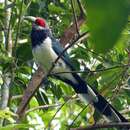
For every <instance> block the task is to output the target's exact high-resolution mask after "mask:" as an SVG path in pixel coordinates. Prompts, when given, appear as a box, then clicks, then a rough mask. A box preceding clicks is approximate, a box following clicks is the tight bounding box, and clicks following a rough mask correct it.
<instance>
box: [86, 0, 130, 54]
mask: <svg viewBox="0 0 130 130" xmlns="http://www.w3.org/2000/svg"><path fill="white" fill-rule="evenodd" d="M84 2H85V3H86V6H87V8H86V9H87V13H88V16H87V19H88V25H89V28H90V31H91V36H92V37H91V40H92V42H93V45H94V49H95V50H96V51H97V52H103V53H105V52H106V51H108V50H109V49H111V48H112V47H113V46H114V45H115V43H116V42H117V40H118V38H119V37H120V34H121V32H122V30H123V29H124V27H125V25H126V23H127V20H128V11H129V9H128V3H127V0H84Z"/></svg>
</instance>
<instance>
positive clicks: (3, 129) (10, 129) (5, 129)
mask: <svg viewBox="0 0 130 130" xmlns="http://www.w3.org/2000/svg"><path fill="white" fill-rule="evenodd" d="M35 126H36V124H33V125H29V124H11V125H7V126H5V127H0V130H14V128H33V127H35Z"/></svg>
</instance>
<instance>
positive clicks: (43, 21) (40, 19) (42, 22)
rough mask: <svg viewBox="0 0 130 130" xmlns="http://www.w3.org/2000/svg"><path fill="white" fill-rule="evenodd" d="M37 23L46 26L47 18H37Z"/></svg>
mask: <svg viewBox="0 0 130 130" xmlns="http://www.w3.org/2000/svg"><path fill="white" fill-rule="evenodd" d="M35 23H36V24H37V25H39V26H42V27H45V26H46V22H45V20H44V19H42V18H37V19H36V21H35Z"/></svg>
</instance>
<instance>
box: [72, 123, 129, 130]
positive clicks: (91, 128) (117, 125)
mask: <svg viewBox="0 0 130 130" xmlns="http://www.w3.org/2000/svg"><path fill="white" fill-rule="evenodd" d="M101 128H106V129H108V128H118V129H121V128H130V123H129V122H119V123H107V124H95V125H92V126H88V127H86V128H71V129H70V130H96V129H101Z"/></svg>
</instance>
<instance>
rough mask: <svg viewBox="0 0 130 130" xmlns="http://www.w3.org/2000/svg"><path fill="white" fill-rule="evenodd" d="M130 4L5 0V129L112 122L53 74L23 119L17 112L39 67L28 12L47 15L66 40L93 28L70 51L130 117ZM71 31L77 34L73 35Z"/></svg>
mask: <svg viewBox="0 0 130 130" xmlns="http://www.w3.org/2000/svg"><path fill="white" fill-rule="evenodd" d="M129 7H130V1H129V0H93V1H92V0H0V130H11V129H14V128H20V129H22V130H24V129H29V130H42V129H44V128H46V129H47V130H59V129H60V130H67V129H68V128H70V127H71V128H72V127H80V126H87V125H92V124H94V123H100V122H106V121H107V120H106V119H105V118H104V117H102V115H101V114H99V113H98V112H97V111H96V110H95V109H94V108H93V107H92V106H91V105H90V104H88V105H87V106H86V104H84V103H83V102H82V101H80V100H79V98H78V97H77V95H76V94H75V93H74V91H73V90H72V88H71V87H70V86H68V85H66V84H64V83H63V82H61V81H58V80H55V79H51V78H49V79H48V81H47V82H46V83H45V84H44V85H41V86H40V88H39V89H38V90H37V91H36V93H35V94H34V96H33V97H32V99H31V101H30V102H29V103H28V104H27V109H26V111H25V116H24V117H23V118H22V120H20V124H18V123H17V120H16V118H17V114H16V111H17V109H18V107H19V104H20V102H21V99H22V96H23V92H24V90H25V89H26V88H27V86H28V83H29V81H30V79H31V77H32V75H33V73H35V71H36V65H35V64H34V61H33V57H32V52H31V42H30V31H31V24H30V23H28V22H27V21H24V19H23V16H28V15H31V16H37V17H43V18H45V19H46V20H47V22H48V24H49V26H50V28H51V30H52V32H53V35H54V36H55V37H56V38H57V39H60V40H61V43H62V45H65V44H67V43H71V42H72V41H73V40H74V39H75V38H76V37H79V36H80V34H82V33H85V32H89V33H90V35H89V36H88V37H87V38H83V39H82V40H80V41H79V42H78V43H76V44H75V45H74V46H73V47H71V48H70V49H69V50H68V52H69V54H70V56H71V59H72V61H73V64H74V65H75V66H76V69H77V71H79V74H80V75H81V76H82V77H83V78H84V80H86V81H87V82H88V83H89V84H90V85H91V86H92V87H94V88H95V89H97V90H98V91H99V92H100V93H101V94H102V95H103V96H104V97H105V98H106V99H107V100H108V101H109V102H110V103H111V104H112V105H113V106H114V107H115V108H116V109H117V110H118V111H119V112H121V113H122V114H123V115H124V116H125V117H126V118H127V119H128V120H130V105H129V104H130V68H129V66H130V18H129V13H130V9H129ZM79 20H82V22H81V23H80V24H78V21H79ZM73 24H74V25H75V26H74V27H72V26H71V25H73ZM76 25H77V26H78V27H77V28H76ZM71 27H72V28H71ZM69 29H70V30H69ZM67 31H68V32H69V33H70V32H71V31H72V32H74V33H73V34H72V35H74V36H73V37H70V38H68V39H67V38H66V37H65V34H66V33H68V32H67ZM63 39H66V40H65V42H67V43H64V42H63ZM67 40H68V41H67ZM43 60H44V59H43Z"/></svg>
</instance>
